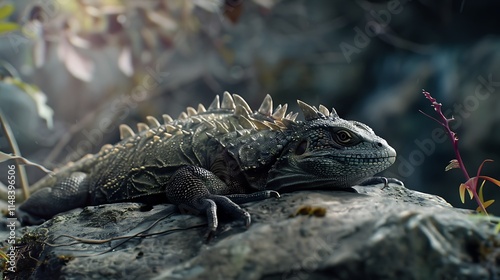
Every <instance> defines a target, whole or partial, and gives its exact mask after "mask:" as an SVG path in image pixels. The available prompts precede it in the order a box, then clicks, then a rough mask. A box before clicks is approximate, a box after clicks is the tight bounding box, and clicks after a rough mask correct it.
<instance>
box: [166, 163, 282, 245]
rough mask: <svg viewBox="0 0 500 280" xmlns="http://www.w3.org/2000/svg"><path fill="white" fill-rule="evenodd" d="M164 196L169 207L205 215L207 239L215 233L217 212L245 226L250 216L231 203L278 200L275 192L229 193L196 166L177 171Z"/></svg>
mask: <svg viewBox="0 0 500 280" xmlns="http://www.w3.org/2000/svg"><path fill="white" fill-rule="evenodd" d="M165 191H166V195H167V198H168V200H169V201H170V202H171V203H174V204H176V205H177V206H178V207H179V208H180V209H181V210H187V211H188V212H190V213H195V214H198V213H205V214H206V216H207V220H208V236H209V237H210V236H211V235H212V234H213V233H214V232H215V231H216V229H217V226H218V218H217V208H222V210H224V211H225V212H227V213H230V214H231V215H232V216H235V217H239V218H241V219H243V220H244V221H245V225H246V226H249V225H250V222H251V218H250V214H249V213H248V212H247V211H245V210H244V209H242V208H241V207H240V206H238V205H237V204H236V203H235V202H233V201H232V200H231V199H230V198H229V197H231V198H232V199H234V200H235V201H237V202H249V201H255V200H262V199H265V198H269V197H273V196H274V197H279V195H278V193H277V192H275V191H263V192H256V193H250V194H230V195H227V196H225V195H224V194H228V193H231V191H232V190H231V189H230V187H229V186H228V185H226V184H225V183H224V182H223V181H222V180H221V179H219V178H218V177H217V176H216V175H215V174H213V173H212V172H210V171H208V170H206V169H203V168H201V167H197V166H185V167H181V168H180V169H178V170H177V171H176V172H175V173H174V174H173V175H172V177H171V178H170V180H169V181H168V183H167V185H166V189H165Z"/></svg>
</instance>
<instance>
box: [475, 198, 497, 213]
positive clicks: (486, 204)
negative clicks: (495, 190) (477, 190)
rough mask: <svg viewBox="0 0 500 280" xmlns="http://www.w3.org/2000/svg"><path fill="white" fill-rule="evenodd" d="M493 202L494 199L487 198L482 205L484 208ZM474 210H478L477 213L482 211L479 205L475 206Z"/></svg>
mask: <svg viewBox="0 0 500 280" xmlns="http://www.w3.org/2000/svg"><path fill="white" fill-rule="evenodd" d="M493 202H495V200H494V199H492V200H488V201H486V202H484V203H483V207H484V209H486V208H488V206H490V205H491V204H493ZM476 211H477V212H479V213H482V212H483V210H482V209H481V206H479V207H477V208H476Z"/></svg>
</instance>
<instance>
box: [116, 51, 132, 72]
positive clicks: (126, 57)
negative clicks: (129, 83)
mask: <svg viewBox="0 0 500 280" xmlns="http://www.w3.org/2000/svg"><path fill="white" fill-rule="evenodd" d="M118 67H119V68H120V70H121V71H122V72H123V74H125V75H126V76H128V77H130V76H132V75H133V74H134V68H133V66H132V53H131V52H130V48H129V47H123V48H122V51H121V52H120V56H119V57H118Z"/></svg>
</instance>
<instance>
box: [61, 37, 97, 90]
mask: <svg viewBox="0 0 500 280" xmlns="http://www.w3.org/2000/svg"><path fill="white" fill-rule="evenodd" d="M57 54H58V56H59V59H60V60H62V61H64V65H65V66H66V69H68V71H69V72H70V73H71V75H73V77H75V78H77V79H79V80H82V81H84V82H90V81H91V80H92V76H93V74H94V63H93V62H92V61H91V60H90V59H87V58H85V57H84V56H83V55H81V54H80V53H79V52H78V51H77V50H76V49H75V48H74V47H73V46H72V45H71V44H69V43H68V41H66V40H61V41H60V42H59V46H58V49H57Z"/></svg>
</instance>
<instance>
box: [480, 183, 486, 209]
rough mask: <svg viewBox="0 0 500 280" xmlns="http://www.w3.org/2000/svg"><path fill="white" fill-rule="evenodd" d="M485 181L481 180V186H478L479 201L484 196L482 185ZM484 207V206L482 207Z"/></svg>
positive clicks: (482, 200)
mask: <svg viewBox="0 0 500 280" xmlns="http://www.w3.org/2000/svg"><path fill="white" fill-rule="evenodd" d="M485 182H486V181H483V183H482V184H481V186H480V187H479V201H481V202H484V197H483V187H484V183H485ZM484 208H486V206H485V207H484Z"/></svg>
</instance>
